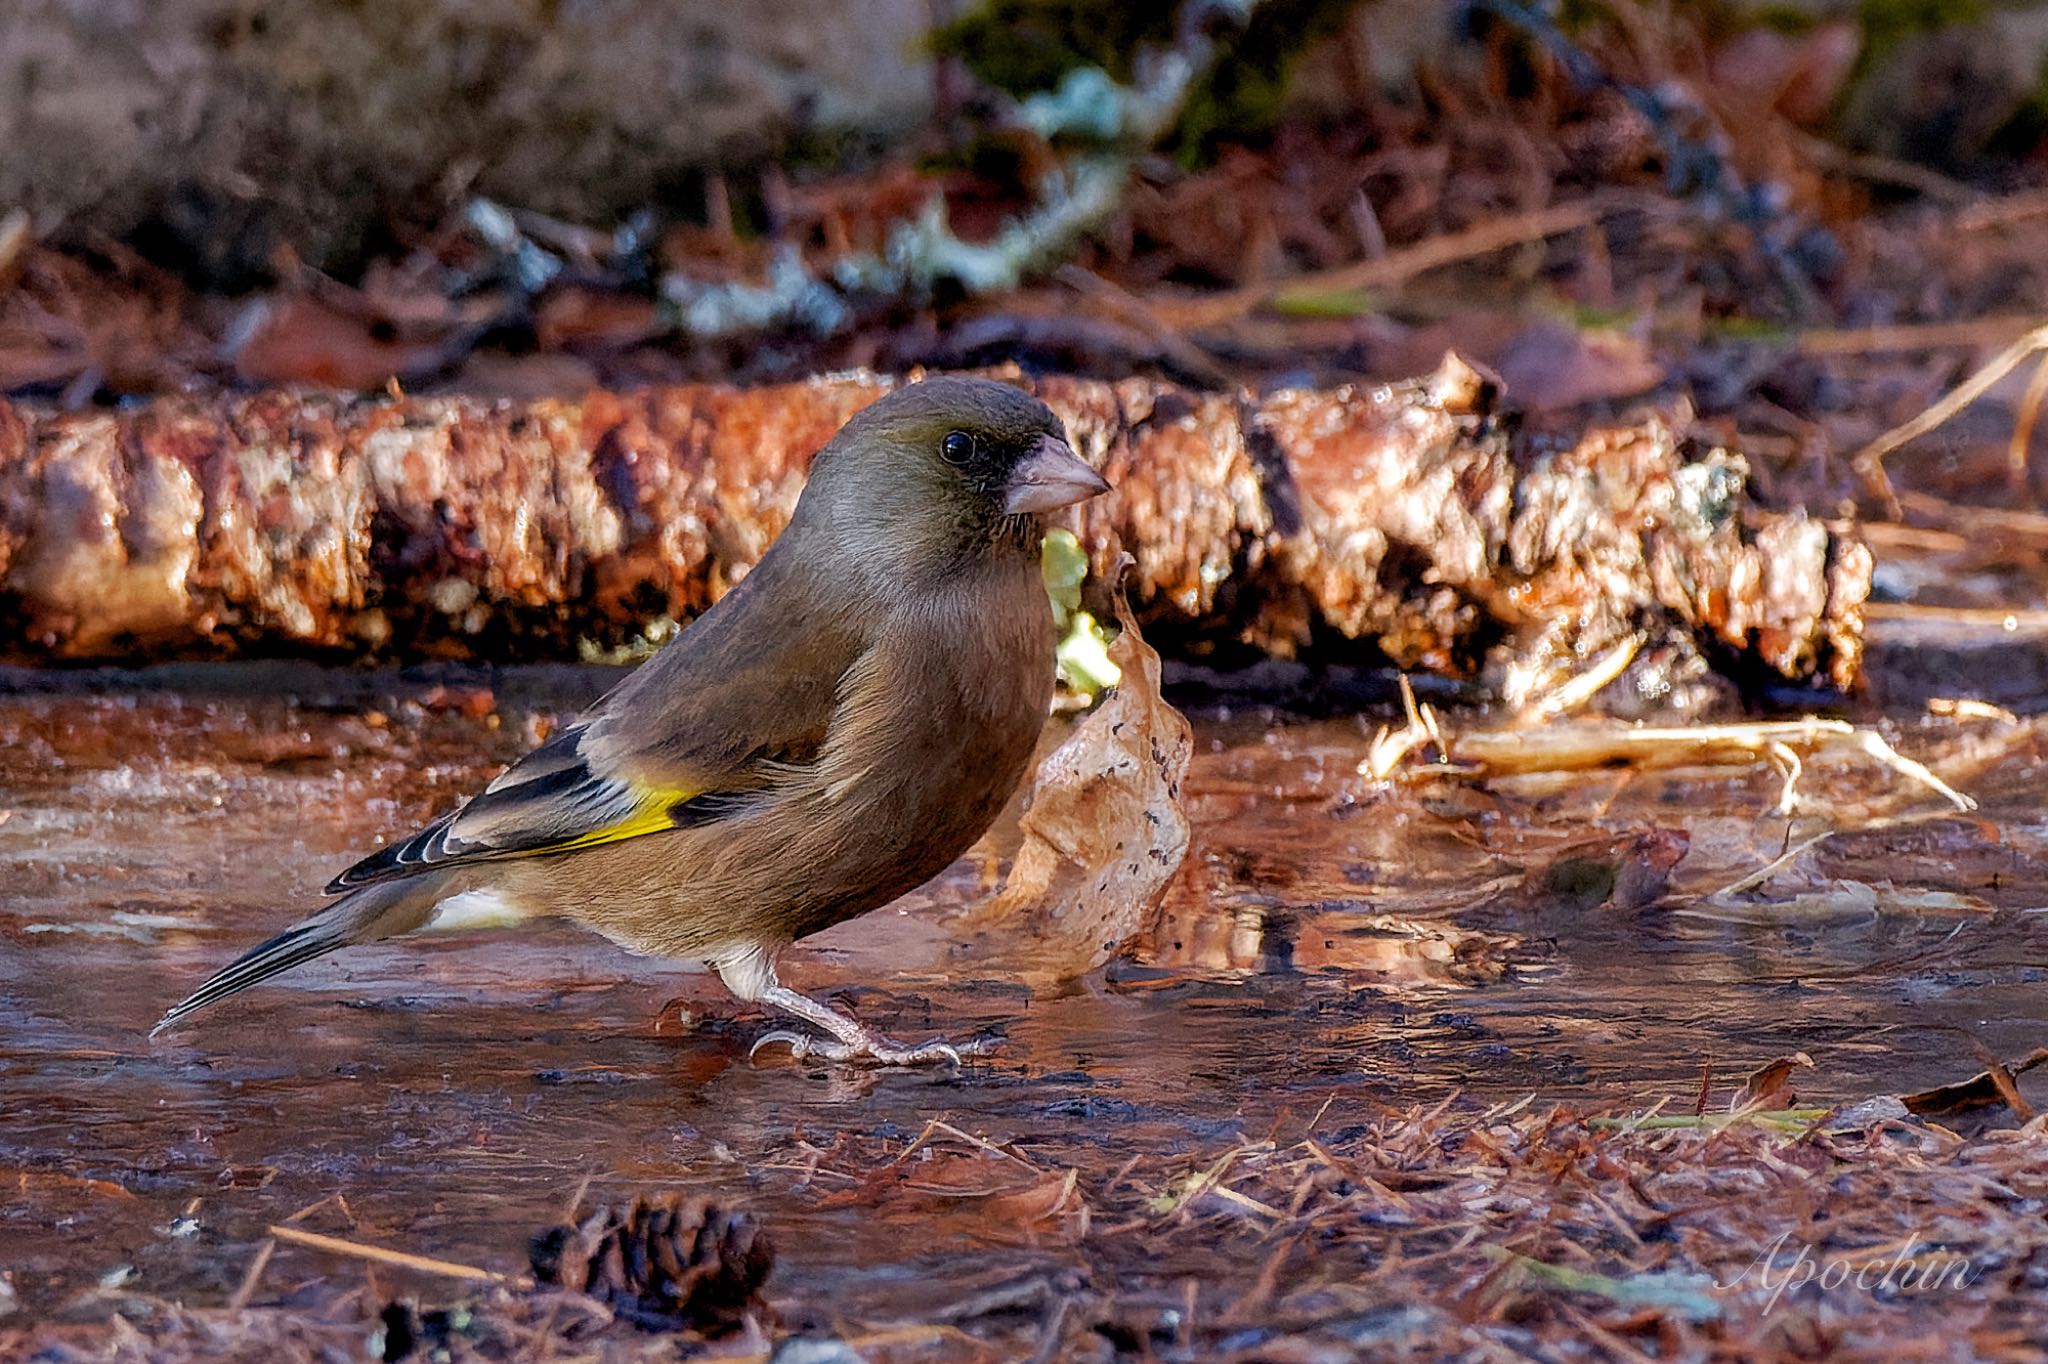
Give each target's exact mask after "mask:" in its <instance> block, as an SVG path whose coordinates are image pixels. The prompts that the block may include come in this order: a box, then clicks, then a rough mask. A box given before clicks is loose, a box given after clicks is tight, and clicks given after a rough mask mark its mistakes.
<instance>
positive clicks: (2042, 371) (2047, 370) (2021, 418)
mask: <svg viewBox="0 0 2048 1364" xmlns="http://www.w3.org/2000/svg"><path fill="white" fill-rule="evenodd" d="M2043 398H2048V355H2044V356H2042V357H2041V363H2040V364H2038V365H2035V366H2034V377H2033V378H2031V379H2029V380H2027V391H2026V392H2025V393H2022V394H2021V395H2020V405H2019V410H2018V411H2016V412H2014V413H2013V419H2012V445H2011V446H2010V447H2008V448H2007V450H2006V453H2005V459H2006V474H2007V481H2008V482H2009V483H2010V484H2011V486H2012V491H2013V495H2014V496H2018V495H2019V494H2021V493H2024V492H2025V491H2026V489H2027V455H2028V452H2029V451H2030V450H2031V449H2032V448H2033V444H2034V423H2035V422H2036V421H2038V420H2039V419H2040V416H2041V400H2042V399H2043Z"/></svg>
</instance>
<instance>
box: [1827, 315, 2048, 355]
mask: <svg viewBox="0 0 2048 1364" xmlns="http://www.w3.org/2000/svg"><path fill="white" fill-rule="evenodd" d="M2040 321H2041V319H2040V318H2039V317H2038V316H2036V315H2034V314H2032V313H2024V314H2004V315H2000V316H1997V317H1973V318H1967V319H1965V320H1963V321H1961V322H1902V323H1899V324H1897V325H1895V326H1889V327H1850V328H1848V329H1846V330H1843V329H1839V328H1835V327H1816V328H1814V329H1813V330H1811V331H1803V332H1800V333H1799V335H1798V337H1797V338H1796V344H1797V345H1798V347H1799V349H1800V350H1801V351H1802V352H1803V353H1805V354H1807V355H1874V354H1878V353H1880V352H1885V351H1912V350H1950V349H1955V348H1967V347H1972V346H2000V345H2004V344H2006V343H2007V342H2009V341H2011V340H2012V339H2013V338H2014V337H2015V336H2019V335H2022V334H2023V333H2025V332H2027V331H2029V330H2030V329H2032V328H2033V327H2035V326H2038V325H2039V324H2040Z"/></svg>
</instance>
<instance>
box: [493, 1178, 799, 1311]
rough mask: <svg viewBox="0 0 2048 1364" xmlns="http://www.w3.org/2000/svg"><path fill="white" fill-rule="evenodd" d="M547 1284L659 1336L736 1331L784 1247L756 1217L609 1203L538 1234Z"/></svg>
mask: <svg viewBox="0 0 2048 1364" xmlns="http://www.w3.org/2000/svg"><path fill="white" fill-rule="evenodd" d="M532 1261H533V1274H534V1277H535V1278H536V1279H538V1280H539V1281H540V1282H542V1283H550V1284H559V1285H561V1286H562V1287H563V1288H572V1289H575V1290H576V1291H578V1292H581V1293H588V1294H589V1295H590V1296H591V1297H593V1298H596V1299H597V1300H598V1301H600V1302H603V1303H605V1304H607V1305H609V1306H610V1307H611V1308H612V1310H613V1311H615V1312H617V1313H618V1314H619V1315H620V1316H622V1317H624V1318H626V1319H627V1320H628V1321H631V1322H632V1323H633V1324H635V1325H636V1326H639V1327H641V1328H643V1329H645V1330H650V1331H683V1330H695V1331H699V1332H702V1333H703V1334H705V1335H721V1334H724V1333H726V1332H728V1331H732V1330H736V1329H737V1328H738V1327H739V1325H740V1322H741V1320H742V1318H744V1317H745V1316H746V1314H747V1313H748V1312H749V1311H750V1310H752V1309H753V1308H755V1307H756V1306H758V1305H759V1302H760V1299H759V1293H760V1289H761V1285H762V1283H764V1282H765V1281H766V1280H767V1278H768V1271H769V1269H770V1268H771V1267H773V1265H774V1263H775V1247H774V1245H773V1244H772V1243H771V1242H770V1241H769V1239H768V1237H767V1236H766V1235H765V1234H763V1233H762V1231H761V1230H760V1227H759V1225H758V1224H757V1223H756V1222H755V1221H754V1219H753V1218H752V1217H751V1216H749V1215H748V1214H746V1213H743V1212H728V1211H726V1210H725V1209H722V1208H720V1207H718V1206H717V1205H715V1204H713V1203H710V1202H707V1201H706V1200H704V1199H690V1200H687V1201H685V1200H684V1198H683V1197H682V1195H680V1194H672V1193H670V1194H660V1195H657V1196H655V1197H654V1198H645V1197H641V1198H635V1199H634V1200H633V1201H632V1203H630V1204H615V1205H611V1206H600V1207H598V1208H597V1209H596V1210H595V1211H593V1212H591V1213H590V1214H588V1215H587V1216H585V1217H584V1218H583V1219H582V1220H581V1221H580V1222H578V1223H577V1224H576V1225H574V1226H570V1225H567V1224H564V1225H562V1226H558V1227H550V1228H548V1229H547V1230H546V1231H543V1232H541V1233H540V1234H539V1235H537V1236H535V1237H534V1238H533V1248H532Z"/></svg>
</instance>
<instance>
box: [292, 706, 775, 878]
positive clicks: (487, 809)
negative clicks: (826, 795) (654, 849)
mask: <svg viewBox="0 0 2048 1364" xmlns="http://www.w3.org/2000/svg"><path fill="white" fill-rule="evenodd" d="M596 738H597V735H595V734H594V733H593V730H592V727H591V726H589V725H587V724H578V725H575V726H573V727H571V728H569V729H565V730H563V731H562V732H561V733H559V734H557V735H555V736H554V737H553V738H551V739H549V740H548V741H547V742H546V743H544V744H542V745H541V746H540V747H539V748H536V749H534V750H533V752H531V753H529V754H527V755H526V756H525V757H524V758H521V759H520V760H519V761H518V762H516V763H514V764H513V765H512V766H511V767H508V768H507V769H505V771H504V772H503V773H501V774H500V775H499V776H498V778H497V779H496V780H495V781H493V782H492V783H491V784H490V785H489V786H486V787H485V788H484V789H483V791H482V792H481V793H480V794H479V795H478V796H477V797H476V798H475V799H474V800H472V801H470V802H469V803H468V804H467V805H464V806H463V807H462V808H461V809H459V810H454V811H452V812H450V813H449V814H446V815H443V816H442V817H441V818H440V819H437V820H435V821H434V822H433V823H432V824H429V825H428V826H427V827H426V828H424V829H422V830H420V831H419V832H418V833H417V834H414V835H413V836H412V837H411V838H408V839H406V840H405V841H404V842H402V843H394V844H392V845H391V846H390V847H388V848H385V849H383V850H382V851H379V852H376V853H373V854H371V855H370V856H369V857H366V858H364V859H363V860H362V861H360V862H358V863H356V864H355V865H354V866H353V867H350V868H349V869H348V870H347V871H345V872H343V873H342V874H341V875H339V876H337V877H335V878H334V880H333V881H332V882H330V883H329V884H328V887H327V890H328V893H329V894H339V893H340V892H342V891H344V890H353V889H355V888H356V887H357V886H364V885H369V884H370V883H372V882H375V881H386V880H390V879H392V878H394V877H399V876H407V875H410V874H412V873H414V872H419V871H425V870H427V869H428V868H434V867H445V866H449V865H452V864H455V863H460V862H480V861H487V860H491V859H496V858H503V857H526V856H534V855H537V854H540V853H557V852H571V851H574V850H575V849H577V848H589V847H594V846H596V845H597V844H599V843H610V842H613V841H615V840H618V839H622V838H637V837H639V836H640V835H642V834H651V833H657V832H660V831H661V830H664V829H680V828H687V827H689V826H690V825H692V824H700V823H703V822H704V821H706V820H708V819H712V818H716V817H717V815H718V814H719V813H720V811H721V808H722V807H724V808H729V807H730V804H731V798H732V797H733V796H735V795H737V794H740V793H742V792H744V791H746V790H748V789H751V788H753V787H757V786H759V785H760V784H761V783H760V780H759V778H758V776H756V775H754V774H749V773H745V772H729V773H724V774H720V775H721V776H723V777H724V780H709V779H708V778H709V774H707V779H700V780H696V781H687V782H684V783H682V784H677V783H676V782H675V781H674V780H673V779H663V778H650V777H649V776H646V775H642V774H640V773H636V772H635V771H633V770H632V765H631V764H626V763H620V762H618V761H616V760H614V761H610V762H607V761H606V760H605V758H604V756H603V754H604V746H603V745H602V744H601V743H598V742H595V740H596Z"/></svg>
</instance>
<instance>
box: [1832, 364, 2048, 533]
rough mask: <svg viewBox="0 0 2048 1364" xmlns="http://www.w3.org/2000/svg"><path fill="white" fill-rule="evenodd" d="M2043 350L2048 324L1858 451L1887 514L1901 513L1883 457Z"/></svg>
mask: <svg viewBox="0 0 2048 1364" xmlns="http://www.w3.org/2000/svg"><path fill="white" fill-rule="evenodd" d="M2043 349H2048V325H2042V326H2036V327H2034V328H2032V329H2030V330H2029V331H2028V332H2027V333H2026V335H2024V336H2022V337H2020V339H2019V340H2017V341H2015V342H2013V343H2012V344H2011V345H2010V346H2007V347H2006V348H2005V349H2004V350H2002V351H2000V352H1999V353H1998V354H1997V355H1995V356H1993V357H1992V359H1991V361H1990V362H1989V363H1988V364H1986V365H1985V366H1984V367H1983V368H1982V369H1980V370H1978V371H1977V372H1976V373H1975V374H1972V375H1971V376H1970V377H1969V378H1967V379H1965V380H1963V382H1962V383H1960V384H1957V385H1956V386H1955V387H1954V388H1953V389H1951V390H1949V393H1948V396H1946V397H1944V398H1942V399H1941V400H1940V401H1939V402H1937V403H1935V404H1934V405H1933V406H1931V407H1929V408H1928V409H1927V410H1926V411H1925V412H1922V413H1921V414H1920V415H1919V416H1917V417H1915V418H1913V419H1912V420H1911V421H1909V422H1904V423H1902V424H1900V425H1898V426H1895V427H1893V428H1892V429H1891V430H1889V431H1887V432H1885V433H1884V434H1883V435H1881V436H1879V437H1878V438H1877V439H1876V440H1874V441H1872V442H1870V444H1868V445H1866V446H1864V447H1863V448H1862V449H1861V450H1858V451H1857V452H1856V454H1855V456H1854V458H1852V459H1851V460H1850V461H1849V465H1850V467H1851V468H1853V469H1854V470H1855V471H1856V473H1857V474H1858V476H1860V477H1861V478H1862V479H1863V481H1864V482H1865V483H1866V484H1868V485H1869V487H1870V490H1871V491H1872V492H1874V493H1876V494H1877V495H1878V496H1879V497H1881V498H1883V499H1884V504H1885V508H1886V514H1887V515H1889V516H1890V517H1891V518H1892V519H1893V520H1895V521H1896V520H1898V519H1899V517H1900V515H1901V512H1900V510H1899V498H1898V494H1897V493H1896V492H1895V491H1893V489H1892V481H1891V478H1890V476H1888V475H1887V474H1886V473H1885V471H1884V457H1885V456H1886V455H1889V454H1890V453H1892V452H1893V451H1894V450H1897V449H1898V448H1899V447H1900V446H1902V445H1905V444H1908V443H1909V442H1911V441H1915V440H1918V439H1919V438H1920V437H1922V436H1924V435H1926V434H1927V433H1928V432H1930V431H1932V430H1934V429H1935V428H1936V427H1938V426H1940V425H1941V424H1942V423H1943V422H1946V421H1947V420H1948V419H1949V418H1951V417H1953V416H1955V415H1956V413H1958V412H1960V411H1962V410H1963V409H1964V408H1966V407H1968V406H1969V405H1970V404H1971V403H1974V402H1976V401H1977V399H1979V398H1981V397H1983V396H1984V395H1985V394H1986V393H1988V392H1990V391H1991V387H1992V385H1994V384H1996V383H1997V382H1998V381H1999V380H2000V379H2003V378H2004V377H2005V376H2006V375H2007V374H2010V373H2011V372H2012V371H2013V370H2014V369H2015V368H2016V367H2017V366H2018V365H2019V363H2020V362H2021V361H2022V360H2025V359H2026V358H2027V357H2028V356H2030V355H2033V354H2035V353H2037V352H2039V351H2041V350H2043Z"/></svg>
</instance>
